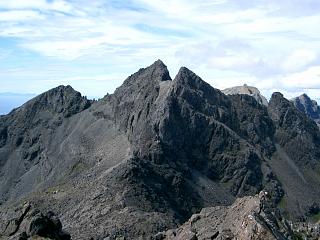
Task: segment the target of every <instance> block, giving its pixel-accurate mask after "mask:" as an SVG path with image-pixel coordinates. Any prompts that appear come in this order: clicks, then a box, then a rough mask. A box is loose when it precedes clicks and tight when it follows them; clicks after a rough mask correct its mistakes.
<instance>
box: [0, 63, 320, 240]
mask: <svg viewBox="0 0 320 240" xmlns="http://www.w3.org/2000/svg"><path fill="white" fill-rule="evenodd" d="M319 163H320V132H319V129H318V128H317V126H316V124H315V122H314V121H312V120H311V119H309V118H308V117H307V116H305V114H303V113H301V112H300V111H298V110H297V109H296V107H295V106H294V105H293V104H292V103H291V102H290V101H288V100H287V99H285V98H284V97H283V96H282V95H281V94H280V93H274V94H273V95H272V98H271V100H270V103H269V105H268V107H266V106H265V105H264V104H261V102H260V103H259V101H257V100H256V99H255V98H254V97H252V96H249V95H242V94H237V95H225V94H224V93H222V92H221V91H220V90H218V89H215V88H213V87H211V86H210V85H209V84H207V83H206V82H204V81H203V80H202V79H201V78H200V77H198V76H197V75H196V74H194V73H193V72H192V71H190V70H189V69H187V68H184V67H182V68H181V69H180V71H179V73H178V74H177V76H176V77H175V78H174V80H171V77H170V75H169V72H168V70H167V67H166V66H165V65H164V64H163V63H162V62H161V61H160V60H158V61H156V62H155V63H154V64H152V65H151V66H149V67H147V68H144V69H140V70H139V71H138V72H136V73H135V74H133V75H131V76H129V77H128V78H127V79H126V80H125V81H124V83H123V84H122V86H120V87H119V88H117V89H116V91H115V92H114V94H111V95H106V96H105V97H104V98H102V99H100V100H99V101H89V100H87V99H86V98H84V97H82V96H81V94H80V93H78V92H76V91H75V90H73V89H72V88H71V87H70V86H67V87H64V86H60V87H57V88H55V89H52V90H50V91H48V92H46V93H44V94H41V95H39V96H38V97H36V98H34V99H32V100H30V101H29V102H27V103H26V104H24V105H23V106H21V107H20V108H18V109H16V110H14V111H12V112H11V113H10V114H8V115H5V116H1V117H0V201H1V205H0V239H1V237H2V238H3V239H7V237H8V236H13V237H14V236H17V235H18V234H22V231H23V230H22V227H20V225H21V221H20V220H19V219H21V212H20V211H19V210H17V209H20V208H21V206H22V205H23V204H24V203H25V202H28V203H30V204H31V205H32V206H34V207H35V208H36V209H39V211H41V212H48V211H53V212H55V213H56V214H57V216H58V217H59V218H60V219H61V222H62V223H63V226H64V229H65V230H66V231H67V232H69V233H70V234H71V236H72V239H108V237H109V239H117V238H118V239H120V238H121V237H124V238H125V239H149V238H151V237H152V236H154V235H155V234H157V233H158V232H163V231H166V230H168V229H174V228H177V227H179V226H180V225H181V224H183V223H184V222H186V221H187V220H188V219H189V218H190V217H191V216H192V214H195V213H198V212H200V211H201V209H205V208H209V207H215V206H222V208H224V209H228V208H229V207H227V206H229V205H231V204H232V203H234V201H235V200H236V198H239V197H244V196H248V195H252V196H253V195H255V194H257V193H259V192H260V191H261V190H265V191H267V192H268V193H269V195H268V196H269V198H270V201H271V202H272V203H273V204H274V205H275V206H276V205H278V206H279V207H280V208H281V211H282V213H283V215H284V216H286V217H287V218H289V219H292V220H302V219H303V220H305V219H307V220H310V219H314V216H317V214H318V213H319V204H320V190H319V188H318V186H319V183H320V174H319V172H320V165H319ZM22 219H23V218H22ZM8 226H15V227H13V228H15V230H14V231H12V228H11V227H8Z"/></svg>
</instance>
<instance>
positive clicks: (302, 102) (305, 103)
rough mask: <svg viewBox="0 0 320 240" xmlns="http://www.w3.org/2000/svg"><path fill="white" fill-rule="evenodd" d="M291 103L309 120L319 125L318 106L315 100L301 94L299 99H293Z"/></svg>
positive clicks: (319, 109) (319, 108)
mask: <svg viewBox="0 0 320 240" xmlns="http://www.w3.org/2000/svg"><path fill="white" fill-rule="evenodd" d="M291 101H292V102H293V104H294V106H295V107H296V108H298V110H299V111H300V112H303V113H305V114H306V115H308V116H309V117H310V118H311V119H313V120H315V121H316V122H317V123H320V106H318V104H317V102H316V101H315V100H312V99H311V98H310V97H309V96H308V95H307V94H302V95H301V96H299V97H295V98H293V99H292V100H291Z"/></svg>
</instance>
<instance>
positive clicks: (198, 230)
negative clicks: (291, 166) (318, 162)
mask: <svg viewBox="0 0 320 240" xmlns="http://www.w3.org/2000/svg"><path fill="white" fill-rule="evenodd" d="M318 237H319V231H317V227H314V228H313V229H312V228H311V227H310V226H309V228H306V227H302V226H293V225H292V223H291V222H288V221H287V220H286V219H285V218H284V217H283V216H282V215H281V213H280V211H279V210H278V209H277V208H276V207H275V206H274V205H273V203H272V202H271V201H270V200H269V199H268V194H267V193H266V192H261V193H260V194H259V195H255V196H249V197H244V198H239V199H237V200H236V201H235V202H234V203H233V204H232V205H231V206H218V207H211V208H204V209H202V210H201V212H200V213H199V214H195V215H192V217H191V218H190V219H189V220H188V221H187V222H186V223H184V224H183V225H182V226H181V227H179V228H177V229H173V230H168V231H166V232H162V233H158V234H157V235H155V236H154V237H153V239H156V240H178V239H179V240H182V239H183V240H206V239H217V240H227V239H228V240H233V239H234V240H287V239H292V240H294V239H314V240H317V239H319V238H318Z"/></svg>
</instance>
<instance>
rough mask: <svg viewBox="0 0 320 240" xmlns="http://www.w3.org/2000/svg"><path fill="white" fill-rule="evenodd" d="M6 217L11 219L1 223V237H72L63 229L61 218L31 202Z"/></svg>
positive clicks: (67, 239)
mask: <svg viewBox="0 0 320 240" xmlns="http://www.w3.org/2000/svg"><path fill="white" fill-rule="evenodd" d="M2 217H3V216H2ZM6 217H7V218H8V219H9V221H8V222H7V223H6V224H4V222H2V223H1V224H0V229H1V230H2V234H1V235H0V239H9V240H14V239H19V240H27V239H53V240H70V239H71V237H70V234H68V233H67V232H65V231H63V229H62V224H61V221H60V219H59V218H58V217H57V216H56V215H55V214H54V213H53V212H51V211H49V212H48V213H47V214H43V213H42V212H41V211H40V210H39V209H36V208H34V207H33V206H32V205H30V204H29V203H25V204H24V205H23V207H19V208H17V209H15V213H14V214H13V215H10V216H6Z"/></svg>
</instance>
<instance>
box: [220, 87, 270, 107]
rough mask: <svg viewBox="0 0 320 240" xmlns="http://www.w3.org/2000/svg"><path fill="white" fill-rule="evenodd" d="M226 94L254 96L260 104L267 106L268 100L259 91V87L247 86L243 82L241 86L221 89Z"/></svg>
mask: <svg viewBox="0 0 320 240" xmlns="http://www.w3.org/2000/svg"><path fill="white" fill-rule="evenodd" d="M222 92H223V93H224V94H226V95H236V94H245V95H249V96H252V97H253V98H255V99H256V100H257V101H258V102H259V103H260V104H262V105H265V106H268V100H267V99H266V98H265V97H264V96H263V95H262V94H261V93H260V91H259V89H257V88H256V87H251V86H248V85H247V84H244V85H243V86H237V87H231V88H226V89H224V90H222Z"/></svg>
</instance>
